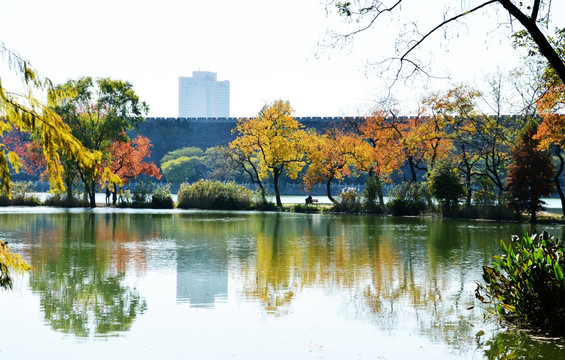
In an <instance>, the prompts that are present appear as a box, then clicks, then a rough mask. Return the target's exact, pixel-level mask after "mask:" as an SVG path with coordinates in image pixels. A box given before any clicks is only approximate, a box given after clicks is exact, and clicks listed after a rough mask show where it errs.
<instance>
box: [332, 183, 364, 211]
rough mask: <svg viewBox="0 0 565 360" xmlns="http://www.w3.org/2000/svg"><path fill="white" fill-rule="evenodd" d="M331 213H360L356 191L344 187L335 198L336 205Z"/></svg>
mask: <svg viewBox="0 0 565 360" xmlns="http://www.w3.org/2000/svg"><path fill="white" fill-rule="evenodd" d="M332 210H333V211H337V212H349V213H358V212H361V203H360V202H359V194H358V193H357V189H355V188H352V187H346V188H343V189H342V190H341V192H340V193H339V195H338V196H337V203H336V204H334V206H333V207H332Z"/></svg>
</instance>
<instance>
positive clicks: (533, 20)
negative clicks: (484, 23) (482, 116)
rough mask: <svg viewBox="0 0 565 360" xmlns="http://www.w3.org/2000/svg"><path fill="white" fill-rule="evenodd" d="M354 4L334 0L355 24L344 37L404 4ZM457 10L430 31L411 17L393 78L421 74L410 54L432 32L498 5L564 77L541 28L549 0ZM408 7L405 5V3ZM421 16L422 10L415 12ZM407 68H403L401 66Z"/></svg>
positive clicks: (503, 0) (398, 0)
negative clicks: (419, 27)
mask: <svg viewBox="0 0 565 360" xmlns="http://www.w3.org/2000/svg"><path fill="white" fill-rule="evenodd" d="M355 3H356V6H352V4H351V2H349V1H347V2H337V3H336V6H337V10H338V13H339V14H340V15H342V16H344V17H346V18H347V19H350V20H352V22H353V23H355V24H359V25H358V28H357V29H356V30H354V31H352V32H349V33H348V34H346V35H345V36H344V37H345V38H352V37H354V36H355V35H356V34H358V33H360V32H363V31H366V30H368V29H371V28H372V27H374V26H375V24H376V23H377V22H378V21H379V20H380V19H381V18H382V17H384V16H386V15H388V14H390V15H391V16H394V15H396V14H397V13H398V12H401V11H403V8H402V5H403V4H405V3H406V1H403V0H391V1H380V0H361V1H356V2H355ZM461 3H462V5H461V10H460V12H456V13H451V12H447V11H446V12H445V13H444V14H443V21H441V22H440V23H438V24H437V25H435V26H433V27H432V28H431V29H430V30H428V31H425V32H419V31H418V30H417V23H418V21H417V20H415V19H413V20H412V21H409V22H410V23H412V24H414V26H416V31H414V33H412V34H408V33H407V34H404V35H406V36H408V38H407V39H406V38H403V39H402V43H403V44H404V47H402V48H399V49H398V55H397V57H395V58H393V59H392V60H397V61H398V68H397V70H396V76H395V79H397V80H398V79H400V78H401V77H402V76H403V75H404V74H407V75H408V76H410V75H413V74H414V73H422V72H424V73H425V70H424V69H423V68H422V67H421V66H420V62H419V61H418V60H417V59H414V58H413V57H411V55H413V52H414V50H415V49H417V48H418V47H419V46H421V44H422V43H423V42H424V41H425V40H427V39H428V38H429V37H431V36H432V35H433V34H434V33H436V32H439V31H441V30H442V29H444V28H445V27H446V26H447V25H450V24H454V23H456V22H459V21H461V20H462V18H463V17H465V16H468V15H471V14H474V13H476V12H478V11H480V10H483V9H485V8H489V7H493V8H494V7H495V6H498V8H501V9H503V10H504V11H505V12H506V13H507V14H508V15H509V16H510V17H511V18H512V19H515V20H517V21H518V22H519V23H520V24H521V25H522V26H523V27H524V31H525V32H526V33H527V34H528V35H529V36H530V37H531V39H532V41H533V42H534V43H535V45H536V47H537V48H538V50H539V52H540V54H541V55H542V56H543V57H544V58H546V59H547V61H548V62H549V63H550V64H551V66H552V67H553V69H554V70H555V73H556V74H557V76H558V77H559V78H561V80H562V81H563V80H565V63H564V59H563V56H562V54H560V53H559V51H558V50H556V48H555V47H554V46H553V44H552V42H551V41H550V39H549V38H548V37H547V36H546V35H545V34H544V31H542V29H541V28H540V26H541V27H544V26H547V24H548V23H549V20H550V18H551V0H531V1H512V0H488V1H480V2H479V3H478V4H475V6H473V7H471V6H469V5H468V3H467V2H461ZM408 6H409V5H408ZM418 14H419V15H423V14H424V12H419V13H418ZM406 66H407V67H409V69H405V67H406Z"/></svg>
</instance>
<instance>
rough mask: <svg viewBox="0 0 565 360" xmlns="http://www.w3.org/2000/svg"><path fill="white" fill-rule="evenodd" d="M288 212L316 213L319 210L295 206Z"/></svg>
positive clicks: (310, 206) (302, 205)
mask: <svg viewBox="0 0 565 360" xmlns="http://www.w3.org/2000/svg"><path fill="white" fill-rule="evenodd" d="M290 211H293V212H297V213H318V212H320V211H321V209H320V208H319V207H317V206H315V205H304V204H296V205H293V206H292V207H291V208H290Z"/></svg>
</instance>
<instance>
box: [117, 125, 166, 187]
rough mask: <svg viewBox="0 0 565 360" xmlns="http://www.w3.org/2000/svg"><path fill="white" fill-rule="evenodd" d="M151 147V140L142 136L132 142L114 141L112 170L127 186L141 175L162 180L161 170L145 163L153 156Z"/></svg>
mask: <svg viewBox="0 0 565 360" xmlns="http://www.w3.org/2000/svg"><path fill="white" fill-rule="evenodd" d="M151 146H152V145H151V142H150V141H149V139H148V138H146V137H145V136H142V135H138V136H137V137H136V138H134V139H133V140H131V141H119V140H118V141H114V142H113V143H112V146H111V148H110V153H111V157H112V164H111V166H110V170H111V171H112V173H114V174H116V175H118V176H119V177H120V179H122V181H123V182H124V183H126V184H127V183H129V180H130V179H137V177H138V176H139V175H140V174H144V175H148V176H154V177H156V178H157V180H159V179H161V174H159V168H158V167H157V166H156V165H155V164H153V163H152V162H145V161H144V159H145V158H149V157H150V156H151V150H150V147H151Z"/></svg>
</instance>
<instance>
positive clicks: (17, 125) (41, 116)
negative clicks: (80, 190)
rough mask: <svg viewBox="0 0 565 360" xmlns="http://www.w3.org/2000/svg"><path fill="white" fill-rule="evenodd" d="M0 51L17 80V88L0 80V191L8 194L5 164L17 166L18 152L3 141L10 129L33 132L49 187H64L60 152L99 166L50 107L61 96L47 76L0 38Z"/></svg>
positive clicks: (95, 156)
mask: <svg viewBox="0 0 565 360" xmlns="http://www.w3.org/2000/svg"><path fill="white" fill-rule="evenodd" d="M0 55H1V56H2V57H3V58H4V59H5V60H6V62H7V64H8V66H9V67H10V69H11V70H12V71H13V72H14V73H15V74H16V75H17V76H19V78H20V80H21V89H18V90H19V91H17V90H16V91H10V90H8V89H6V88H4V87H2V85H1V83H0V139H2V142H0V191H2V192H5V193H6V194H7V195H8V196H10V181H11V177H10V171H9V167H10V166H11V167H12V168H13V169H14V170H15V171H16V172H17V171H18V170H19V168H20V166H21V161H20V159H19V157H18V155H17V154H16V153H15V152H14V151H11V150H9V149H8V148H7V146H6V144H4V142H3V137H4V135H5V134H7V133H10V132H11V131H13V130H14V131H21V132H23V133H32V132H36V133H37V137H38V139H39V142H40V144H41V152H42V154H43V156H44V158H45V167H46V170H47V174H48V178H49V183H50V185H51V187H52V189H55V190H57V191H63V190H64V185H63V180H62V175H63V166H62V164H61V161H60V159H61V155H64V156H65V157H67V158H69V159H73V161H75V162H76V163H77V164H80V166H81V167H82V168H84V169H92V171H95V170H94V169H99V165H100V162H101V153H100V152H96V151H90V150H89V149H87V148H85V147H84V145H83V144H82V143H81V142H80V140H78V139H77V138H76V137H75V136H73V134H72V132H71V129H70V128H69V126H68V125H66V124H65V123H64V122H63V121H62V119H61V117H60V116H59V115H58V114H57V113H56V112H54V111H53V110H52V108H51V107H50V105H51V104H53V103H54V102H55V101H57V100H58V99H59V98H60V97H61V95H62V94H61V92H59V91H57V90H56V89H55V88H54V87H53V85H52V83H51V81H50V80H49V79H47V78H44V77H42V76H41V75H39V73H38V72H37V71H36V70H35V69H33V68H32V67H31V65H30V63H29V62H28V61H27V60H24V59H23V58H21V57H20V56H19V55H17V54H16V53H14V52H12V51H10V50H9V49H8V48H6V47H5V46H4V44H3V43H1V42H0ZM37 93H46V94H47V103H44V102H41V101H40V100H38V99H37V98H36V94H37Z"/></svg>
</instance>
